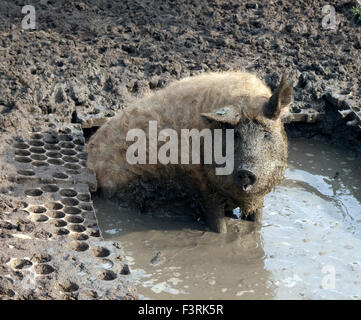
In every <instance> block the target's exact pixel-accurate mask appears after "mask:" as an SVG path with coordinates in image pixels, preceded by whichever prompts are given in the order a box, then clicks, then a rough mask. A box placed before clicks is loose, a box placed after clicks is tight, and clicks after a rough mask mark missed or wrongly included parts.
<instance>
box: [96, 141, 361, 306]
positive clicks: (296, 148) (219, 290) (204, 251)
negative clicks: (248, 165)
mask: <svg viewBox="0 0 361 320" xmlns="http://www.w3.org/2000/svg"><path fill="white" fill-rule="evenodd" d="M360 166H361V159H360V158H357V157H355V156H354V154H353V153H352V152H350V151H347V150H343V149H342V148H336V147H331V146H329V145H325V144H324V143H322V142H320V141H316V140H311V141H310V140H302V139H297V140H293V141H290V157H289V166H288V169H287V172H286V179H285V180H284V182H283V183H282V184H281V185H280V186H278V187H277V188H276V190H275V191H273V192H272V193H270V194H269V195H268V196H267V197H266V199H265V207H264V219H263V225H262V227H261V228H260V229H258V230H253V229H252V223H250V222H245V221H239V220H236V219H233V220H232V221H230V228H229V229H230V231H229V232H228V234H226V235H218V234H214V233H211V232H208V231H207V230H206V228H205V227H204V226H203V225H202V224H200V223H196V222H193V221H189V220H187V218H179V217H178V219H175V218H171V217H164V216H162V217H160V216H158V214H157V213H156V212H155V213H154V216H147V215H142V214H140V213H137V212H131V211H130V210H129V209H128V208H125V207H123V208H122V207H118V206H116V205H115V204H113V203H111V202H109V201H105V200H103V199H101V198H99V197H96V198H95V200H94V202H95V206H96V208H97V215H98V219H99V223H100V227H101V229H102V234H103V236H104V238H106V239H109V240H119V241H121V243H122V244H123V247H124V249H125V251H126V252H127V255H128V261H129V264H130V268H131V271H132V277H133V278H134V279H135V280H136V282H137V283H138V292H139V293H140V295H141V297H143V298H145V299H147V298H150V299H323V298H326V299H331V298H336V299H361V168H360Z"/></svg>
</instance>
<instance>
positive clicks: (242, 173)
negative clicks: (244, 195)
mask: <svg viewBox="0 0 361 320" xmlns="http://www.w3.org/2000/svg"><path fill="white" fill-rule="evenodd" d="M236 179H237V185H238V186H239V187H240V189H241V190H242V191H245V192H247V191H249V190H250V189H251V188H252V186H253V185H254V184H255V183H256V181H257V177H256V175H255V174H254V173H253V172H252V171H249V170H239V171H238V172H237V174H236Z"/></svg>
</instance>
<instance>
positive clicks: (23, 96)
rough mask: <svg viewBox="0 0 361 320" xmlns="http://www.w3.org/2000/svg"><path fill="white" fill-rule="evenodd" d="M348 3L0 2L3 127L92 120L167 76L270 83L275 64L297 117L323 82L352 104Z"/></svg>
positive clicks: (355, 81)
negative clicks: (285, 76)
mask: <svg viewBox="0 0 361 320" xmlns="http://www.w3.org/2000/svg"><path fill="white" fill-rule="evenodd" d="M29 4H32V5H33V6H34V7H35V9H36V29H35V30H23V29H22V28H21V20H22V18H23V17H24V15H23V14H22V13H21V8H22V6H23V5H29ZM324 5H333V6H334V8H335V10H336V14H337V16H336V22H337V28H336V29H335V30H327V29H324V28H323V27H322V23H321V22H322V18H323V16H324V15H323V14H322V8H323V6H324ZM353 5H355V2H354V1H349V0H343V1H316V0H313V1H298V2H297V3H293V2H290V1H287V0H282V1H277V2H276V1H266V2H261V3H260V2H258V1H252V0H251V1H245V2H242V1H227V2H224V1H218V0H214V1H206V2H204V1H154V0H138V1H133V0H131V1H113V0H101V1H98V0H84V1H64V0H52V1H47V0H32V1H28V0H27V1H25V0H17V1H7V0H6V1H1V3H0V21H1V23H0V32H1V41H0V51H1V55H0V75H1V81H0V92H1V98H0V113H1V116H0V128H1V130H2V131H8V130H13V128H15V127H17V126H19V125H21V126H22V127H23V128H26V127H28V128H30V126H29V124H28V119H29V115H32V116H41V115H46V118H45V119H46V120H49V118H48V116H47V115H57V116H59V117H60V118H61V119H63V121H67V122H70V121H73V122H80V123H85V125H86V126H89V122H91V121H92V120H91V119H95V123H96V122H98V123H99V121H100V122H101V121H102V120H101V118H103V119H104V117H109V116H112V115H113V114H114V111H116V110H118V109H120V108H123V107H124V106H126V104H127V101H129V99H132V97H134V96H139V95H142V94H145V93H147V92H149V91H151V90H157V89H158V88H160V87H163V86H165V85H166V84H167V83H169V82H170V81H172V80H174V79H178V78H182V77H185V76H188V75H193V74H197V73H200V72H206V71H222V70H239V69H243V70H247V71H251V72H255V73H256V74H257V75H258V76H259V77H261V78H262V79H264V80H265V81H266V82H267V83H268V84H269V85H270V86H271V88H272V89H274V87H275V85H276V83H277V82H278V79H279V77H280V74H281V72H282V71H285V70H287V71H290V72H291V74H292V76H293V79H294V85H295V87H296V92H297V96H296V102H295V104H294V107H293V111H294V112H295V114H296V118H297V117H298V119H300V115H297V114H303V111H302V110H304V109H308V110H309V111H310V113H311V114H312V116H311V120H310V121H314V119H316V118H318V117H319V113H321V114H322V112H323V111H324V106H325V101H324V96H325V95H326V93H327V92H329V91H332V92H335V93H338V94H348V95H349V97H351V98H353V99H354V100H355V101H356V102H357V101H360V96H361V91H360V77H359V74H360V63H359V61H360V48H361V42H360V41H361V38H360V32H359V28H360V26H359V25H357V23H356V22H355V20H354V19H353V16H352V11H351V8H352V6H353ZM356 107H359V106H358V105H356ZM308 114H309V112H306V118H307V117H308ZM302 117H303V118H304V117H305V115H302ZM302 117H301V118H302ZM312 119H313V120H312ZM46 120H45V121H46Z"/></svg>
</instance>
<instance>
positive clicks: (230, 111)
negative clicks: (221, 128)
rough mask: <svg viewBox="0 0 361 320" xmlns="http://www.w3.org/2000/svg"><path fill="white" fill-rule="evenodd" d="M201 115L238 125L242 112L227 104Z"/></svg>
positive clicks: (212, 119)
mask: <svg viewBox="0 0 361 320" xmlns="http://www.w3.org/2000/svg"><path fill="white" fill-rule="evenodd" d="M201 116H202V117H204V118H207V119H208V120H211V121H217V122H222V123H228V124H230V125H232V126H236V125H237V124H238V122H239V120H240V119H241V115H240V113H239V112H238V111H237V109H236V108H235V107H234V106H232V105H229V106H225V107H224V108H221V109H218V110H215V111H213V112H209V113H201Z"/></svg>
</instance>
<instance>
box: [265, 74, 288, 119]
mask: <svg viewBox="0 0 361 320" xmlns="http://www.w3.org/2000/svg"><path fill="white" fill-rule="evenodd" d="M293 97H294V91H293V86H292V83H291V82H290V81H289V79H288V75H287V74H286V73H284V74H282V78H281V83H280V84H279V86H278V87H277V89H276V90H275V92H274V93H273V95H272V97H271V98H270V99H269V100H268V102H267V103H266V104H265V105H264V108H263V112H264V115H265V116H266V117H267V118H269V119H272V120H276V119H278V118H281V117H283V116H284V115H285V114H286V113H287V111H288V107H289V106H290V104H291V103H292V102H293Z"/></svg>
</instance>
